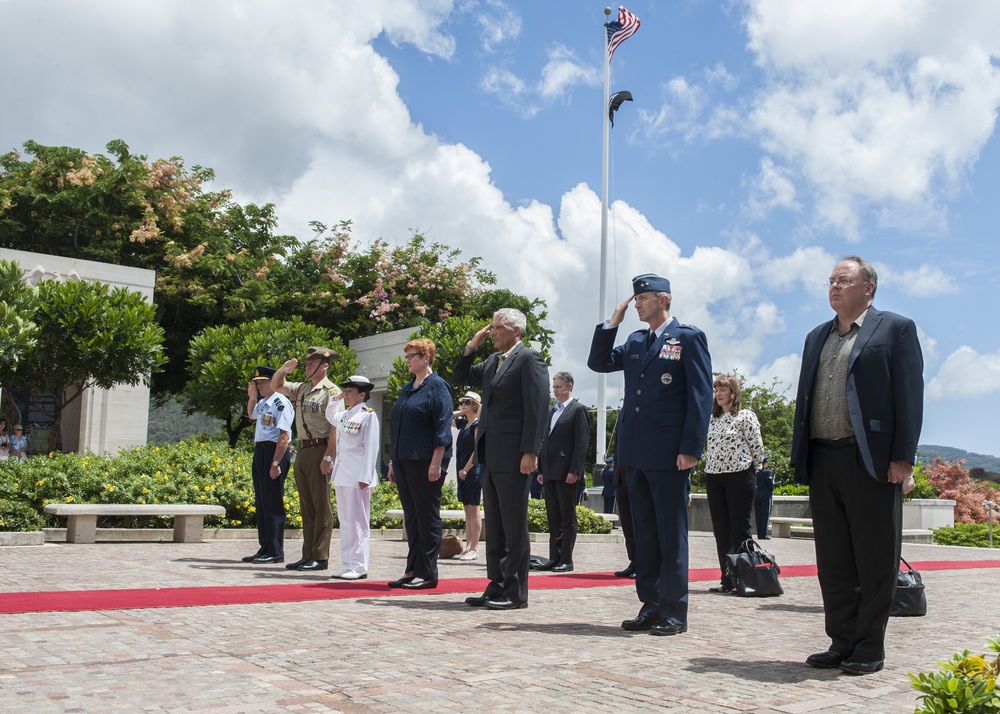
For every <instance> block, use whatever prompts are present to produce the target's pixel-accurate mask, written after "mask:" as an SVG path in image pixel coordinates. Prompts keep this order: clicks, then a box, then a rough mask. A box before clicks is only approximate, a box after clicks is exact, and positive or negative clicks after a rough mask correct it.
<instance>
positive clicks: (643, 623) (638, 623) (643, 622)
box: [622, 612, 660, 632]
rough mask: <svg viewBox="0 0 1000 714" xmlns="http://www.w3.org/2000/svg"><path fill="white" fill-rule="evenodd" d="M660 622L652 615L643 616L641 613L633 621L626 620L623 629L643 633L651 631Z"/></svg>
mask: <svg viewBox="0 0 1000 714" xmlns="http://www.w3.org/2000/svg"><path fill="white" fill-rule="evenodd" d="M658 622H660V621H659V620H657V619H656V618H655V617H653V616H652V615H643V614H642V613H641V612H640V613H639V614H638V615H636V616H635V617H633V618H632V619H631V620H625V621H624V622H623V623H622V629H623V630H628V631H629V632H642V631H643V630H648V629H650V628H651V627H652V626H653V625H655V624H656V623H658Z"/></svg>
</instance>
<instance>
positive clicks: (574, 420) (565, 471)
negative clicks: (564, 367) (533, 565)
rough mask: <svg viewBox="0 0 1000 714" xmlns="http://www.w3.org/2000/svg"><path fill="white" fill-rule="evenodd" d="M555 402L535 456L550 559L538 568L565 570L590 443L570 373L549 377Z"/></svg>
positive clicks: (587, 422) (586, 420) (573, 542)
mask: <svg viewBox="0 0 1000 714" xmlns="http://www.w3.org/2000/svg"><path fill="white" fill-rule="evenodd" d="M552 393H553V394H554V395H555V398H556V403H555V405H554V406H553V407H552V409H551V410H549V420H548V436H546V437H545V440H544V441H543V442H542V452H541V453H540V454H539V455H538V481H539V483H542V482H544V483H545V514H546V516H548V519H549V562H548V563H545V564H544V565H542V566H540V567H539V568H537V569H538V570H552V571H554V572H556V573H568V572H569V571H571V570H573V546H574V545H576V532H577V528H578V524H577V520H576V503H577V491H578V489H579V484H580V481H584V482H585V481H586V474H584V472H583V459H584V457H586V455H587V447H588V446H589V445H590V419H589V418H588V416H587V408H586V407H585V406H583V405H582V404H580V402H578V401H576V400H574V399H572V396H573V375H572V374H570V373H569V372H557V373H556V376H554V377H553V378H552Z"/></svg>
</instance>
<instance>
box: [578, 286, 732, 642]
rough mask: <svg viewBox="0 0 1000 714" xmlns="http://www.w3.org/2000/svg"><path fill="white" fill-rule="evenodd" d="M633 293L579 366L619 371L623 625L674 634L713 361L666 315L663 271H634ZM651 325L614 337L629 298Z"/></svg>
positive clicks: (684, 622)
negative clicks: (629, 534) (626, 550)
mask: <svg viewBox="0 0 1000 714" xmlns="http://www.w3.org/2000/svg"><path fill="white" fill-rule="evenodd" d="M632 291H633V295H632V297H629V298H628V299H627V300H624V301H622V302H621V303H619V305H618V306H617V307H615V309H614V312H613V313H612V314H611V317H610V318H609V319H608V320H607V321H606V322H605V323H604V324H601V325H598V326H597V329H596V330H595V331H594V338H593V342H592V343H591V346H590V357H589V359H588V360H587V366H588V367H590V369H592V370H594V371H595V372H624V373H625V403H624V405H623V406H622V411H621V416H620V417H619V419H620V420H621V421H620V423H619V424H618V449H617V456H618V462H619V466H621V467H625V468H626V469H627V472H626V480H627V483H628V494H629V500H630V502H631V505H632V525H633V529H634V536H635V590H636V594H637V595H638V596H639V600H640V601H641V602H642V607H641V608H640V610H639V614H638V615H637V616H636V617H634V618H632V619H631V620H625V621H624V622H622V629H624V630H629V631H647V630H648V631H649V632H650V634H654V635H677V634H680V633H682V632H687V629H688V619H687V615H688V495H689V493H690V490H691V484H690V471H691V469H692V468H693V467H694V465H695V464H697V463H698V459H700V458H701V455H702V452H703V451H704V449H705V437H706V434H707V433H708V420H709V416H710V415H711V411H712V395H713V392H712V362H711V357H710V356H709V353H708V340H707V339H706V338H705V333H704V332H702V331H701V330H699V329H698V328H697V327H693V326H691V325H682V324H681V323H680V322H679V321H678V320H677V318H675V317H672V316H671V315H670V303H671V300H672V295H671V292H670V281H669V280H667V279H666V278H663V277H660V276H659V275H654V274H652V273H647V274H645V275H638V276H636V277H634V278H632ZM633 300H634V301H635V311H636V313H637V314H638V316H639V319H640V320H641V321H643V322H645V323H646V324H647V325H648V326H649V327H648V329H645V330H637V331H636V332H633V333H632V334H630V335H629V336H628V337H627V338H626V339H625V342H624V343H622V344H620V345H619V346H618V347H614V342H615V336H616V335H617V334H618V326H619V325H620V324H621V323H622V321H623V320H624V319H625V312H626V310H627V309H628V306H629V303H630V302H632V301H633Z"/></svg>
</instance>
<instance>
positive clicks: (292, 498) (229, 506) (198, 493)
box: [0, 439, 611, 533]
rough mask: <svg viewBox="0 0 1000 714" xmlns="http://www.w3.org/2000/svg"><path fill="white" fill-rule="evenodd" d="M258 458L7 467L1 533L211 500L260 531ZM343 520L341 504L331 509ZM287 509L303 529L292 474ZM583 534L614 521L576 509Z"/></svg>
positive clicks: (54, 460)
mask: <svg viewBox="0 0 1000 714" xmlns="http://www.w3.org/2000/svg"><path fill="white" fill-rule="evenodd" d="M252 458H253V454H252V453H251V452H250V451H248V450H247V449H244V448H237V449H230V448H229V445H228V444H227V443H225V442H223V441H214V440H210V439H198V440H189V441H181V442H178V443H176V444H160V445H155V446H142V447H136V448H133V449H125V450H123V451H121V452H120V453H119V455H118V456H115V457H112V456H95V455H93V454H86V455H82V456H81V455H80V454H62V453H52V454H49V455H48V456H36V457H34V458H31V459H28V460H27V461H26V462H24V463H21V462H19V461H15V460H8V461H6V462H3V463H2V464H0V531H37V530H40V529H42V528H46V527H51V528H55V527H59V526H61V525H65V521H64V519H61V518H57V517H56V516H47V515H44V514H43V513H42V509H43V508H44V507H45V506H46V505H47V504H49V503H211V504H217V505H220V506H223V507H224V508H225V509H226V515H225V516H207V517H206V518H205V525H206V527H210V528H256V526H257V521H256V516H255V514H254V496H253V482H252V479H251V477H250V467H251V461H252ZM331 505H332V507H333V513H334V519H335V521H336V515H337V505H336V501H335V500H334V503H332V504H331ZM441 507H442V508H446V509H454V510H461V509H462V504H461V503H460V502H459V500H458V495H457V493H456V492H455V486H454V484H451V483H449V484H446V485H445V487H444V489H443V490H442V493H441ZM399 508H400V503H399V494H398V493H397V491H396V486H395V484H391V483H388V482H387V481H384V480H383V481H380V482H379V485H378V486H377V487H376V489H375V491H374V492H373V493H372V503H371V524H372V527H373V528H400V527H401V525H402V524H401V522H400V520H399V519H391V518H387V517H386V515H385V513H386V511H389V510H393V509H399ZM285 510H286V513H287V517H288V527H289V528H301V527H302V514H301V511H300V509H299V495H298V492H297V491H296V490H295V479H294V478H292V476H291V474H289V477H288V478H287V479H286V480H285ZM577 514H578V516H579V520H580V532H581V533H609V532H610V531H611V528H610V526H611V524H610V523H608V522H606V521H604V520H603V519H601V518H599V517H597V516H595V515H594V512H593V511H591V510H590V509H587V508H583V507H582V506H578V507H577ZM528 518H529V522H530V523H531V524H532V530H533V531H536V532H547V531H548V522H547V520H546V518H545V505H544V503H543V502H541V501H534V500H533V501H532V502H531V503H530V504H529V509H528ZM172 522H173V521H172V519H171V518H170V517H157V518H148V517H122V516H118V517H107V518H100V519H98V526H100V527H111V526H114V527H124V528H142V527H149V528H166V527H169V526H170V524H171V523H172ZM444 526H445V528H453V529H459V528H463V527H464V524H463V522H462V521H445V523H444Z"/></svg>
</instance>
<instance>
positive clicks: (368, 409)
mask: <svg viewBox="0 0 1000 714" xmlns="http://www.w3.org/2000/svg"><path fill="white" fill-rule="evenodd" d="M361 411H363V412H373V411H375V410H374V409H372V408H371V407H361Z"/></svg>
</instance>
